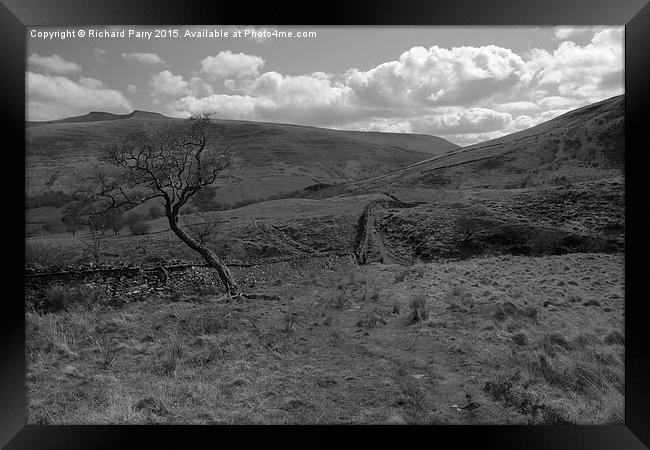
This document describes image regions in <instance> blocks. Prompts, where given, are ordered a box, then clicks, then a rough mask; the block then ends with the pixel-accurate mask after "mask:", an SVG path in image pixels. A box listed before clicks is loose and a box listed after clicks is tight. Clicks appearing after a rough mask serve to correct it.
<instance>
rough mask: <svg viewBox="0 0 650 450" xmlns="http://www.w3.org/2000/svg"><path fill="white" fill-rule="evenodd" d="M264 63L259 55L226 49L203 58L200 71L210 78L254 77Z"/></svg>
mask: <svg viewBox="0 0 650 450" xmlns="http://www.w3.org/2000/svg"><path fill="white" fill-rule="evenodd" d="M264 64H265V61H264V59H262V58H260V57H259V56H255V55H247V54H245V53H232V52H231V51H230V50H226V51H222V52H219V53H218V54H217V55H215V56H207V57H205V58H203V60H202V61H201V72H202V73H203V74H204V75H206V76H207V77H209V78H212V79H219V78H221V79H225V78H243V77H256V76H258V75H259V73H260V70H261V69H262V67H263V66H264Z"/></svg>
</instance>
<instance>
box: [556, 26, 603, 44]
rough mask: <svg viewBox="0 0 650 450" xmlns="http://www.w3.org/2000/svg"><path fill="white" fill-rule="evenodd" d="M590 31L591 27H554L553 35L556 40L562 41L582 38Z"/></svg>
mask: <svg viewBox="0 0 650 450" xmlns="http://www.w3.org/2000/svg"><path fill="white" fill-rule="evenodd" d="M592 29H593V28H592V27H555V29H554V30H553V34H554V36H555V38H556V39H559V40H561V41H564V40H566V39H569V38H572V37H577V36H584V35H585V34H588V33H589V32H590V31H592Z"/></svg>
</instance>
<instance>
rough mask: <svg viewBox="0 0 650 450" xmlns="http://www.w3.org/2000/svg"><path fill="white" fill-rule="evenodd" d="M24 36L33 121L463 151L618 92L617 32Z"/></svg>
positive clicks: (42, 32)
mask: <svg viewBox="0 0 650 450" xmlns="http://www.w3.org/2000/svg"><path fill="white" fill-rule="evenodd" d="M156 30H158V31H156ZM80 31H81V33H82V34H83V36H81V35H80V34H81V33H80ZM122 31H123V32H124V36H122V35H121V32H122ZM129 33H130V34H131V35H130V36H129ZM210 33H212V34H210ZM226 33H228V34H227V35H226ZM238 33H239V34H238ZM288 33H293V36H291V37H289V36H288V35H287V34H288ZM298 33H302V34H307V36H300V37H299V36H298ZM309 33H311V35H309ZM27 34H28V35H27V42H28V47H27V68H26V86H27V92H26V96H27V98H26V101H27V119H28V120H37V121H38V120H54V119H61V118H64V117H70V116H76V115H83V114H86V113H88V112H90V111H107V112H112V113H117V114H125V113H129V112H131V111H133V110H135V109H138V110H145V111H155V112H159V113H161V114H164V115H167V116H171V117H187V116H189V115H191V114H199V113H203V112H209V113H213V117H215V118H223V119H235V120H253V121H263V122H276V123H292V124H298V125H310V126H317V127H325V128H334V129H345V130H361V131H385V132H405V133H420V134H431V135H435V136H441V137H443V138H445V139H447V140H449V141H451V142H454V143H456V144H458V145H470V144H473V143H476V142H481V141H485V140H489V139H493V138H496V137H499V136H502V135H505V134H509V133H512V132H516V131H519V130H522V129H525V128H529V127H531V126H534V125H536V124H538V123H540V122H543V121H546V120H549V119H551V118H553V117H556V116H558V115H560V114H563V113H564V112H566V111H569V110H572V109H575V108H578V107H580V106H584V105H587V104H590V103H594V102H597V101H600V100H604V99H606V98H610V97H612V96H615V95H619V94H622V93H623V92H624V77H623V68H624V62H623V61H624V48H623V39H624V28H623V27H602V26H601V27H598V26H596V27H594V26H589V27H566V26H565V27H458V26H453V27H451V26H448V27H442V26H436V27H423V26H418V27H396V26H390V27H287V26H282V27H275V26H266V27H251V26H220V25H217V26H191V27H187V26H168V25H166V26H165V27H164V28H157V27H134V26H84V27H75V28H61V27H59V28H57V27H36V28H27ZM73 34H74V35H73Z"/></svg>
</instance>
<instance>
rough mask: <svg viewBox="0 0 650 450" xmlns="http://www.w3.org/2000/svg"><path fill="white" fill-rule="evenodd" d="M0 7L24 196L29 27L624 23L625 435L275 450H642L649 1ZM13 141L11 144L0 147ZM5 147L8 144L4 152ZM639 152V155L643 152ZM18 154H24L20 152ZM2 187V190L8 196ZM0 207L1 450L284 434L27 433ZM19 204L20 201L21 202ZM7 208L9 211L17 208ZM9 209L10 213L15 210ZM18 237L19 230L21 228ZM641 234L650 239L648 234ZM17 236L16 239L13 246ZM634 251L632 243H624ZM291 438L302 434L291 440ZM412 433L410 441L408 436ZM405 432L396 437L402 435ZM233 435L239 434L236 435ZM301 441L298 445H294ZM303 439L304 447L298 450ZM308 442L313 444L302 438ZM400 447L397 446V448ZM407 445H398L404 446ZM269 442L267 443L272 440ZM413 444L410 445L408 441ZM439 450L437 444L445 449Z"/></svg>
mask: <svg viewBox="0 0 650 450" xmlns="http://www.w3.org/2000/svg"><path fill="white" fill-rule="evenodd" d="M1 1H2V3H3V4H0V46H1V50H0V55H2V64H0V74H1V76H0V83H2V96H0V98H1V100H0V101H1V102H2V108H0V116H1V117H2V122H3V123H4V124H5V125H6V130H7V131H5V133H6V134H5V139H3V144H2V151H3V156H4V160H3V163H4V168H5V172H4V173H5V180H7V179H8V178H7V177H8V175H6V174H13V177H15V178H14V181H11V182H9V183H10V184H8V185H7V182H6V181H5V190H4V191H5V192H7V191H8V190H10V189H11V188H12V187H13V188H14V189H13V191H15V190H16V189H15V187H16V186H24V178H22V177H24V173H23V175H21V173H20V172H21V171H19V170H18V165H19V164H20V162H19V161H20V160H21V158H22V157H24V156H21V153H20V149H21V148H24V142H25V131H24V130H25V126H24V120H25V98H24V93H25V59H26V27H27V26H36V25H61V26H66V25H67V26H74V25H89V24H137V25H153V24H187V25H190V24H206V23H209V24H277V25H283V24H286V25H296V24H310V25H334V24H336V25H540V26H541V25H590V24H591V25H625V94H626V95H625V104H626V105H625V114H626V117H625V129H626V155H625V159H626V161H625V162H626V164H625V178H626V180H625V189H626V225H625V226H626V253H625V265H626V273H625V286H626V295H625V351H626V362H625V389H626V392H625V425H618V426H432V427H418V428H417V430H413V429H412V427H404V428H395V427H391V428H390V429H389V430H387V428H386V427H374V426H373V427H337V429H336V430H332V427H327V429H324V428H318V427H301V428H299V429H297V430H292V433H291V441H288V440H286V438H285V439H282V440H279V443H281V444H287V443H293V442H295V443H296V444H298V445H301V446H304V445H312V444H314V443H316V442H315V440H314V439H313V438H314V437H315V436H319V438H318V442H317V443H321V444H325V443H326V442H327V441H330V443H332V444H337V443H339V440H340V437H339V433H338V432H336V433H332V431H339V430H341V428H342V429H343V430H345V431H351V430H353V431H357V432H359V433H360V434H363V435H366V436H368V437H370V436H371V435H372V436H373V437H377V436H381V437H382V438H383V437H389V435H390V436H393V437H398V436H400V437H401V436H404V435H406V436H409V438H410V439H409V441H408V442H407V441H402V442H403V443H404V444H407V445H409V444H410V441H411V440H412V439H414V437H415V436H418V435H419V436H418V437H421V438H424V439H425V441H423V442H424V443H425V445H426V444H441V443H443V442H445V443H447V444H446V445H453V446H454V447H458V446H460V447H463V446H465V445H467V444H469V443H472V444H474V445H480V446H481V447H487V448H500V449H510V448H512V449H543V448H544V449H545V448H553V449H559V448H567V449H610V448H612V449H613V448H617V449H641V448H647V447H648V446H650V414H649V412H650V394H649V391H648V387H649V385H650V376H649V375H650V364H649V361H650V358H649V357H648V351H647V343H648V342H649V339H648V338H649V333H648V328H649V327H648V326H647V323H648V314H647V312H646V311H647V308H645V307H644V306H645V305H644V303H645V302H646V299H645V298H644V296H643V295H642V293H643V287H644V285H643V284H642V280H640V279H639V278H640V275H634V276H633V270H632V267H633V261H636V260H640V259H637V256H641V257H642V256H643V255H644V253H645V252H644V250H645V248H644V247H643V246H641V245H640V244H641V241H640V240H639V239H638V238H639V235H641V225H639V224H640V223H642V222H640V221H634V220H633V219H632V217H633V216H634V213H635V210H634V208H633V207H631V205H632V202H633V201H634V200H635V199H637V200H638V199H639V198H640V197H641V195H642V193H640V192H639V191H638V190H635V189H634V188H633V186H632V183H633V180H643V175H638V174H639V171H640V170H643V166H642V164H641V158H642V153H643V152H644V151H647V150H646V148H645V147H647V144H645V142H647V138H646V136H645V135H646V130H645V128H646V127H647V124H649V123H650V122H649V120H648V119H649V117H648V105H649V104H650V103H649V91H650V82H649V81H648V80H649V79H650V78H649V77H648V76H649V71H648V65H649V64H648V61H649V57H648V55H650V5H648V2H647V1H646V0H610V1H606V0H545V1H534V0H525V1H523V0H501V1H491V2H490V1H481V0H444V1H429V2H426V3H425V2H418V1H415V0H401V1H399V2H397V1H391V2H381V3H380V2H374V1H369V0H366V1H361V0H356V1H330V2H327V3H316V2H314V3H304V4H301V5H292V4H280V5H279V4H277V3H275V2H266V3H258V4H255V6H252V5H250V4H248V3H245V2H228V3H226V2H217V1H214V0H213V1H209V0H184V1H178V0H164V1H163V0H144V1H138V2H135V1H133V0H131V1H127V0H110V1H108V0H106V1H94V0H93V1H90V0H40V1H38V0H1ZM7 136H10V137H11V138H12V140H7V139H6V137H7ZM10 142H12V143H11V144H10ZM644 144H645V145H644ZM23 155H24V153H23ZM7 186H8V187H7ZM4 197H5V198H3V200H2V203H0V204H2V205H3V206H4V211H5V221H3V222H12V223H6V224H5V226H8V229H7V230H6V231H5V233H4V236H5V239H7V240H8V241H16V242H15V244H16V247H15V250H14V251H12V253H11V256H10V257H8V258H7V259H6V261H8V264H7V265H6V266H5V267H6V268H5V276H6V277H7V278H6V280H9V281H6V285H5V286H3V287H13V288H15V290H16V292H14V290H13V289H11V290H9V289H3V290H2V292H3V293H2V294H0V296H1V297H2V300H3V302H2V305H3V306H2V312H1V313H0V316H1V317H2V319H0V320H2V324H1V327H0V333H1V334H2V338H1V340H0V342H1V345H2V351H1V352H0V364H1V372H0V377H1V382H0V412H1V415H2V416H1V417H0V444H2V445H6V448H7V449H27V448H29V449H45V448H66V449H71V448H93V449H98V448H111V449H117V448H134V447H135V448H137V447H139V446H140V445H142V446H143V447H168V446H175V447H180V446H181V445H182V446H183V447H189V448H192V447H193V446H192V445H191V444H188V441H195V440H197V439H199V440H203V442H204V443H205V444H207V445H209V446H210V447H214V446H218V445H226V442H227V441H226V439H228V438H235V437H236V439H237V440H236V441H235V442H236V443H237V444H238V445H242V444H244V443H245V442H246V441H251V442H252V441H253V440H257V439H259V437H260V436H259V434H258V433H259V432H262V433H264V434H266V435H268V437H269V438H272V437H276V438H279V437H280V435H279V434H277V433H281V432H285V431H286V428H282V427H260V426H255V427H245V428H242V427H209V426H208V427H196V426H155V427H148V426H35V425H29V426H26V424H25V412H26V399H25V379H24V373H25V371H24V367H25V356H24V341H25V339H24V306H23V303H22V302H21V301H20V298H21V297H20V295H21V292H22V288H21V287H20V280H21V279H22V277H23V266H22V265H21V264H20V255H22V254H23V247H22V241H21V239H18V236H20V235H21V234H20V233H21V227H23V224H21V221H20V220H13V221H10V220H7V217H10V216H11V212H12V211H14V210H21V208H22V210H24V204H23V205H20V202H21V198H20V196H19V195H17V194H10V195H5V196H4ZM23 198H24V197H23ZM14 203H15V204H14ZM14 208H15V209H14ZM22 231H24V230H22ZM646 234H647V233H646ZM12 237H13V238H12ZM630 243H632V245H630ZM295 431H302V432H304V433H300V434H295ZM414 432H415V434H412V433H414ZM402 433H404V434H402ZM235 435H236V436H235ZM299 436H300V437H299ZM304 437H307V438H308V439H307V440H304ZM309 437H311V439H309ZM400 437H398V439H400ZM402 439H403V438H402ZM267 442H269V443H270V442H271V441H270V440H269V441H267ZM412 444H415V442H413V443H412ZM446 445H445V446H446Z"/></svg>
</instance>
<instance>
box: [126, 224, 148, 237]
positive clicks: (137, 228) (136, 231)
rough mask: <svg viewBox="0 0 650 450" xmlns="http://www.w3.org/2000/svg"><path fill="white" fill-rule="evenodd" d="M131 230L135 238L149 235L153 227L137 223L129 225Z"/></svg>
mask: <svg viewBox="0 0 650 450" xmlns="http://www.w3.org/2000/svg"><path fill="white" fill-rule="evenodd" d="M129 230H131V234H132V235H133V236H144V235H145V234H149V231H150V230H151V225H149V224H148V223H147V222H135V223H131V224H129Z"/></svg>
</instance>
